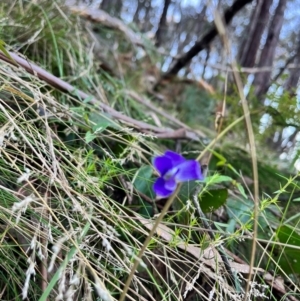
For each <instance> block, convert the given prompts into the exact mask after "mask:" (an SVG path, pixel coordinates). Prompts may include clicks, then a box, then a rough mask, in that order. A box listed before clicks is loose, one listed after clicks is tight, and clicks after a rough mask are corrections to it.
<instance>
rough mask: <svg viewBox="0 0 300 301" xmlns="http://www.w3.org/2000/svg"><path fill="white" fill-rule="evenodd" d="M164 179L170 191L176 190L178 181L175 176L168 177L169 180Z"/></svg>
mask: <svg viewBox="0 0 300 301" xmlns="http://www.w3.org/2000/svg"><path fill="white" fill-rule="evenodd" d="M164 181H165V188H166V189H168V190H170V191H174V190H175V189H176V187H177V183H176V181H175V179H174V177H173V178H170V179H168V180H165V179H164Z"/></svg>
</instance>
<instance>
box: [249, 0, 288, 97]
mask: <svg viewBox="0 0 300 301" xmlns="http://www.w3.org/2000/svg"><path fill="white" fill-rule="evenodd" d="M286 3H287V0H279V3H278V6H277V7H276V10H275V13H274V17H273V19H272V21H271V24H270V26H269V31H268V35H267V40H266V43H265V45H264V48H263V50H262V52H261V56H260V59H259V63H258V67H270V69H271V67H272V65H273V60H274V57H275V50H276V46H277V44H278V41H279V34H280V31H281V28H282V24H283V20H284V11H285V7H286ZM270 81H271V70H270V71H263V72H259V73H257V74H256V76H255V78H254V82H253V85H254V87H255V94H256V96H257V97H261V96H262V95H263V94H265V93H266V92H267V91H268V89H269V86H270Z"/></svg>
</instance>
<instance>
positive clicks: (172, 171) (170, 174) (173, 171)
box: [163, 167, 178, 181]
mask: <svg viewBox="0 0 300 301" xmlns="http://www.w3.org/2000/svg"><path fill="white" fill-rule="evenodd" d="M177 172H178V167H173V168H172V169H170V170H168V172H166V173H165V175H164V176H163V178H164V180H165V181H168V180H169V179H171V178H174V177H175V175H176V174H177Z"/></svg>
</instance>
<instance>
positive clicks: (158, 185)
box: [153, 178, 176, 198]
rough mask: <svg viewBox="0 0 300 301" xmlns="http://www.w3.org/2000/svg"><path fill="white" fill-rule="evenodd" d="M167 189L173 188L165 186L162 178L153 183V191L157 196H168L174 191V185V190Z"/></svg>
mask: <svg viewBox="0 0 300 301" xmlns="http://www.w3.org/2000/svg"><path fill="white" fill-rule="evenodd" d="M173 181H174V180H173ZM167 182H169V181H167ZM174 183H175V181H174ZM169 187H170V188H173V186H171V185H169V184H167V185H166V181H165V180H164V179H163V178H158V179H157V180H156V181H155V183H154V184H153V190H154V192H155V194H156V195H157V196H160V197H164V198H165V197H168V196H170V195H171V194H172V193H173V192H174V190H175V189H176V183H175V188H174V189H169Z"/></svg>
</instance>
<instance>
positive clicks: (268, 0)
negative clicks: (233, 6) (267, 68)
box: [239, 0, 273, 68]
mask: <svg viewBox="0 0 300 301" xmlns="http://www.w3.org/2000/svg"><path fill="white" fill-rule="evenodd" d="M272 2H273V0H257V5H256V6H255V8H254V11H253V14H252V16H251V21H250V24H249V26H248V28H247V29H246V30H247V35H246V37H245V39H244V42H245V43H243V44H242V45H241V46H240V47H241V52H240V59H239V61H240V64H241V66H243V67H250V68H251V67H253V66H254V65H255V60H256V57H257V52H258V49H259V45H260V41H261V37H262V35H263V32H264V30H265V28H266V26H267V24H268V21H269V18H270V7H271V5H272Z"/></svg>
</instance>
